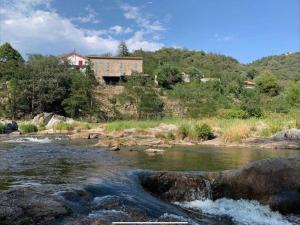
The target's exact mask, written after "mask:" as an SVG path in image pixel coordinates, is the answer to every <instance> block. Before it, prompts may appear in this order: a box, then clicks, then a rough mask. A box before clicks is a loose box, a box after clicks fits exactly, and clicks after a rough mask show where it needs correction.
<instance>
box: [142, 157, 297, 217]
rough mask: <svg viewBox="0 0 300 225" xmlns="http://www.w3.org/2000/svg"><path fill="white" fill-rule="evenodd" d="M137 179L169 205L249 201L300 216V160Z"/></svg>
mask: <svg viewBox="0 0 300 225" xmlns="http://www.w3.org/2000/svg"><path fill="white" fill-rule="evenodd" d="M140 180H141V184H142V186H143V187H144V188H145V189H146V190H148V191H150V192H152V193H153V194H155V195H157V196H159V197H161V198H162V199H165V200H168V201H171V202H174V201H192V200H196V199H203V198H211V199H213V200H216V199H219V198H231V199H249V200H257V201H259V202H260V203H262V204H268V205H269V206H270V207H271V208H272V209H273V210H278V211H280V212H281V213H300V158H277V159H265V160H260V161H256V162H253V163H250V164H249V165H247V166H245V167H242V168H240V169H236V170H228V171H223V172H211V173H206V174H201V175H199V174H191V173H179V172H152V173H143V174H142V175H141V177H140Z"/></svg>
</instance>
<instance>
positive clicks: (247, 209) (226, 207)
mask: <svg viewBox="0 0 300 225" xmlns="http://www.w3.org/2000/svg"><path fill="white" fill-rule="evenodd" d="M175 204H177V205H180V206H181V207H184V208H190V209H196V210H200V211H202V212H203V213H207V214H210V215H217V216H230V217H231V218H232V220H233V221H234V222H236V223H237V224H243V225H252V224H256V225H292V224H291V223H290V222H289V221H287V220H286V219H285V218H284V217H283V216H282V215H281V214H280V213H278V212H273V211H272V210H271V209H270V207H268V206H265V205H261V204H259V202H257V201H249V200H243V199H241V200H232V199H227V198H222V199H218V200H216V201H212V200H210V199H206V200H195V201H191V202H183V203H179V202H175Z"/></svg>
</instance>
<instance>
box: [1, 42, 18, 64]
mask: <svg viewBox="0 0 300 225" xmlns="http://www.w3.org/2000/svg"><path fill="white" fill-rule="evenodd" d="M0 61H1V62H9V61H17V62H24V59H23V58H22V56H21V54H20V53H19V52H18V51H17V50H15V49H14V48H13V47H12V46H11V45H10V44H9V43H7V42H6V43H4V44H3V45H1V46H0Z"/></svg>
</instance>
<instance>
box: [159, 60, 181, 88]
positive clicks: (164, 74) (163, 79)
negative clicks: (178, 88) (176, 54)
mask: <svg viewBox="0 0 300 225" xmlns="http://www.w3.org/2000/svg"><path fill="white" fill-rule="evenodd" d="M156 73H157V82H158V84H159V85H160V86H162V87H164V88H167V89H171V88H172V86H173V85H175V84H177V83H180V82H182V76H181V74H180V72H179V70H178V69H177V67H175V66H172V65H170V64H163V65H161V66H159V67H158V69H157V72H156Z"/></svg>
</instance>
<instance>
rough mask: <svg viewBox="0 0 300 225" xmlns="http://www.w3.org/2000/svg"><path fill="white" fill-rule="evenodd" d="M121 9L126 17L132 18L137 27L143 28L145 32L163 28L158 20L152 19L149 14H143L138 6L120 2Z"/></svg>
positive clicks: (162, 29)
mask: <svg viewBox="0 0 300 225" xmlns="http://www.w3.org/2000/svg"><path fill="white" fill-rule="evenodd" d="M121 9H122V10H123V12H124V17H125V18H126V19H130V20H134V21H135V22H136V23H137V25H138V26H139V27H141V28H143V29H145V30H146V31H147V32H156V31H164V30H165V28H164V27H163V25H162V24H161V22H160V21H159V20H152V19H151V18H150V16H149V15H145V14H143V13H142V12H141V11H140V8H139V7H136V6H132V5H129V4H122V5H121Z"/></svg>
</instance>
